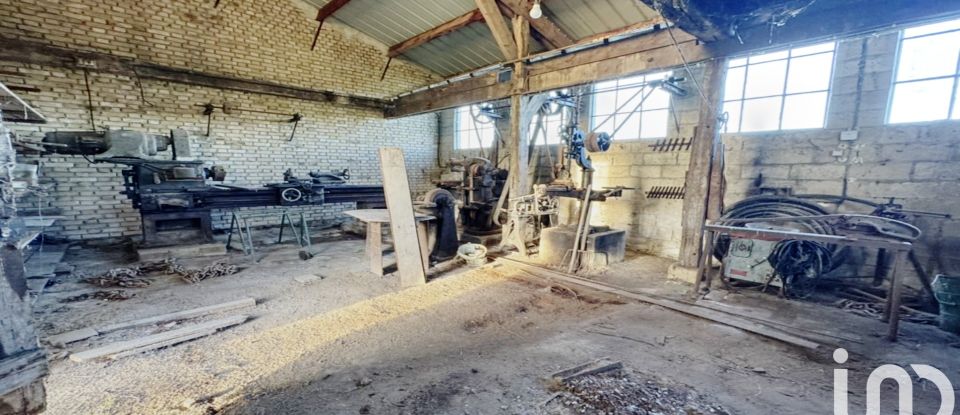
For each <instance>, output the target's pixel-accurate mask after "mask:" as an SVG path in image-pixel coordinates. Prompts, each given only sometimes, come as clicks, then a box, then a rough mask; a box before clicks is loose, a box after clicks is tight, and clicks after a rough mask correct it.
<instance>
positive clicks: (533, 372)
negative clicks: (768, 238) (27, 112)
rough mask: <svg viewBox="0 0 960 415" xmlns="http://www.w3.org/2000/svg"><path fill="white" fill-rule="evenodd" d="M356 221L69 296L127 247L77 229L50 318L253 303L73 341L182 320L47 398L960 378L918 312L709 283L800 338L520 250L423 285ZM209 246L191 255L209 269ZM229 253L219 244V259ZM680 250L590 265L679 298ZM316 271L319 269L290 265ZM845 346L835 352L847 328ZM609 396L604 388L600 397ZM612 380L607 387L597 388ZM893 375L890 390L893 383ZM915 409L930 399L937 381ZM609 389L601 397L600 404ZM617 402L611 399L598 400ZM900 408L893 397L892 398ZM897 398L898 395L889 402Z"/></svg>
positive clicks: (430, 394)
mask: <svg viewBox="0 0 960 415" xmlns="http://www.w3.org/2000/svg"><path fill="white" fill-rule="evenodd" d="M363 246H364V243H363V241H362V240H360V239H353V238H340V239H339V240H335V241H329V242H322V243H317V244H315V246H314V248H316V250H317V251H318V252H319V254H318V255H317V256H316V257H314V258H313V259H310V260H307V261H303V260H301V259H300V258H299V257H298V249H297V248H296V247H293V246H291V245H269V246H264V247H262V248H261V249H259V250H258V254H255V255H252V256H244V255H242V254H240V253H231V254H230V256H229V257H227V258H226V260H227V261H229V263H231V264H234V265H236V266H238V267H239V268H240V272H239V273H237V274H234V275H229V276H223V277H219V278H212V279H208V280H205V281H202V282H200V283H197V284H188V283H186V282H184V281H183V280H181V279H180V278H178V277H176V276H171V275H154V276H148V277H146V279H148V280H149V281H150V285H149V286H147V287H144V288H124V289H123V290H124V291H125V292H127V293H128V294H135V296H133V297H132V298H130V299H127V300H123V301H109V300H98V299H95V298H91V299H86V300H81V301H73V302H63V301H65V300H66V299H68V298H71V297H77V296H81V298H83V297H82V295H83V294H85V293H86V294H90V293H91V292H93V291H96V290H97V288H93V287H91V286H90V285H89V284H84V283H81V282H79V281H78V280H77V277H76V274H77V273H78V272H82V273H87V274H91V275H92V274H97V273H100V272H103V271H105V270H107V269H109V268H113V267H117V266H121V265H124V264H132V263H135V262H134V259H133V257H132V256H131V254H130V251H129V246H126V245H122V244H118V245H101V246H87V247H74V248H71V249H70V250H69V251H68V254H67V258H66V261H67V262H68V263H70V264H71V265H74V266H75V268H76V272H74V274H73V275H72V276H63V277H60V278H59V279H58V280H57V284H55V285H53V286H50V287H48V288H47V290H46V291H45V293H44V294H43V295H42V296H41V297H40V298H39V301H38V302H37V303H36V305H35V310H36V315H37V317H38V319H39V320H40V322H41V323H40V324H41V329H42V331H43V332H44V333H45V334H46V335H53V334H57V333H62V332H65V331H68V330H72V329H78V328H82V327H87V326H91V325H96V324H102V323H105V322H119V321H126V320H132V319H136V318H141V317H148V316H152V315H157V314H161V313H167V312H173V311H178V310H183V309H188V308H194V307H200V306H206V305H211V304H216V303H221V302H226V301H232V300H236V299H240V298H243V297H254V298H256V299H257V301H258V304H257V306H256V307H254V308H247V309H243V310H236V311H233V312H229V313H225V314H221V315H214V316H209V317H206V318H203V319H195V320H191V321H189V322H181V323H179V325H187V324H193V323H195V322H197V321H204V320H210V319H215V318H219V317H224V316H228V315H237V314H248V315H250V316H251V320H250V321H248V322H246V323H244V324H242V325H239V326H236V327H233V328H229V329H227V330H224V331H221V332H219V333H216V334H213V335H210V336H207V337H204V338H200V339H197V340H194V341H191V342H187V343H183V344H179V345H176V346H172V347H168V348H166V349H162V350H156V351H151V352H146V353H143V354H140V355H136V356H131V357H125V358H122V359H117V360H113V361H94V362H85V363H76V362H73V361H71V360H69V359H66V358H65V357H66V355H67V353H69V352H76V351H81V350H86V349H89V348H91V347H93V346H96V345H100V344H106V343H110V342H114V341H117V340H124V339H131V338H135V337H137V336H142V335H144V334H148V333H154V332H160V331H164V330H170V329H171V328H173V327H175V326H170V325H166V326H153V327H145V328H140V329H131V330H125V331H120V332H115V333H110V334H107V335H103V336H100V337H97V338H94V339H89V340H85V341H81V342H77V343H73V344H70V345H69V346H68V347H67V348H66V349H65V350H58V349H57V348H53V347H51V349H50V350H51V354H52V355H54V356H55V357H56V358H57V360H55V361H54V362H53V363H52V364H51V374H50V376H49V378H48V379H47V382H46V385H47V390H48V394H49V401H48V408H49V409H48V412H47V413H49V414H70V415H74V414H167V413H169V414H213V413H223V414H573V413H605V412H609V413H618V414H619V413H624V414H626V413H637V414H647V413H665V414H674V413H676V414H696V413H704V414H708V413H715V414H722V413H730V414H774V413H776V414H804V415H806V414H832V413H833V382H834V380H833V376H834V369H838V368H845V369H849V370H850V391H851V393H850V402H851V413H863V412H864V409H863V405H864V400H865V392H864V385H865V383H866V377H867V376H868V375H869V373H870V371H871V370H872V369H873V368H875V367H877V366H879V365H881V364H887V363H892V364H899V365H908V364H911V363H925V364H931V365H933V366H936V367H938V368H940V369H941V370H942V371H944V372H945V373H946V374H947V376H948V377H950V378H951V379H953V380H954V383H955V384H957V385H960V359H957V358H956V356H957V353H958V349H957V348H955V347H953V346H951V344H954V345H955V344H956V343H957V342H958V339H957V338H956V337H953V336H950V335H947V334H945V333H943V332H941V331H939V330H938V329H936V328H935V327H933V326H927V325H918V324H911V323H907V324H905V325H904V327H903V336H902V338H901V341H899V342H898V343H895V344H890V343H887V342H886V341H885V340H883V339H882V338H881V335H882V333H884V330H885V325H884V324H882V323H880V322H879V321H877V320H874V319H870V318H867V317H861V316H858V315H854V314H851V313H849V312H845V311H842V310H840V309H838V308H836V307H830V306H824V305H815V304H812V303H809V302H797V301H786V300H781V299H778V298H776V296H773V295H767V294H759V293H754V292H743V293H729V292H722V291H718V292H714V293H713V294H711V296H710V297H709V299H708V301H711V302H712V303H715V305H716V306H717V307H732V308H736V309H741V310H745V311H744V312H749V313H752V314H753V315H754V316H756V317H757V318H764V319H771V320H776V321H780V322H783V323H784V324H790V325H793V326H796V327H801V328H805V329H808V330H815V331H818V332H819V333H821V334H823V333H826V334H827V335H832V336H834V337H829V336H828V338H829V339H832V340H834V341H835V344H829V345H825V346H824V347H822V348H821V350H818V351H808V350H805V349H800V348H797V347H794V346H789V345H786V344H783V343H780V342H777V341H773V340H768V339H765V338H763V337H759V336H757V335H754V334H749V333H745V332H743V331H740V330H738V329H735V328H731V327H727V326H723V325H719V324H716V323H711V322H709V321H705V320H701V319H698V318H693V317H689V316H687V315H684V314H680V313H677V312H674V311H670V310H667V309H664V308H661V307H657V306H651V305H648V304H643V303H639V302H636V301H632V300H628V299H623V298H615V297H611V296H609V295H602V294H600V293H596V292H591V291H589V290H585V289H580V288H578V287H572V286H569V285H557V284H551V283H549V282H547V281H544V280H542V279H539V278H537V277H534V276H532V275H531V274H528V273H526V272H524V271H521V270H519V269H517V268H513V267H510V266H506V265H497V264H492V265H488V266H486V267H484V268H480V269H467V268H454V269H452V270H450V271H447V272H445V273H441V275H438V276H437V277H436V278H434V279H433V280H432V281H431V282H430V283H428V284H427V285H425V286H422V287H418V288H413V289H407V290H399V289H398V284H397V278H396V277H395V276H394V275H387V276H386V277H382V278H381V277H375V276H374V275H373V274H371V273H369V272H367V271H366V269H367V264H366V263H365V261H364V260H363V255H362V250H363ZM217 259H218V258H207V259H197V260H191V261H182V264H183V265H184V266H188V267H198V266H202V265H205V264H209V263H212V262H214V261H215V260H217ZM219 259H221V260H222V259H223V258H219ZM669 263H670V261H669V260H665V259H660V258H654V257H645V256H634V257H633V258H631V259H630V260H629V261H628V262H626V263H622V264H617V265H616V266H614V267H611V268H610V269H609V270H607V271H605V272H603V273H599V274H597V275H595V276H593V278H595V279H597V280H599V281H605V282H608V283H611V284H616V285H619V286H624V287H630V288H631V289H636V290H643V291H645V292H653V293H657V294H659V295H664V296H676V297H678V298H679V297H680V296H682V295H683V293H684V292H686V290H688V289H689V287H688V286H686V285H684V284H681V283H677V282H671V281H668V280H666V279H665V277H664V275H665V269H666V266H667V265H669ZM309 275H312V276H318V277H321V279H319V280H315V281H314V282H312V283H310V284H306V285H304V284H301V283H299V282H297V281H295V280H294V278H295V277H297V276H309ZM838 345H842V346H844V347H846V348H847V349H848V350H849V351H850V355H851V358H850V361H849V362H847V363H846V364H844V365H838V364H836V363H834V362H833V360H832V358H831V355H832V353H833V350H834V348H835V347H836V346H838ZM600 358H607V359H609V361H615V362H621V363H622V366H623V367H622V369H621V370H620V371H618V372H611V373H608V374H605V375H599V376H590V377H588V378H580V379H579V380H573V381H570V382H568V383H566V384H562V385H558V384H557V383H556V381H551V380H548V378H549V377H550V375H551V374H553V373H555V372H557V371H559V370H561V369H565V368H570V367H573V366H577V365H580V364H583V363H585V362H590V361H594V360H596V359H600ZM608 394H609V395H610V396H607V395H608ZM601 395H603V396H601ZM894 395H895V390H894V388H892V387H891V385H889V384H886V385H885V388H884V393H883V398H884V401H885V402H887V403H890V402H892V401H891V400H892V399H893V398H895V396H894ZM915 395H916V397H917V398H916V405H915V411H916V413H918V414H920V413H922V414H927V413H929V414H932V413H935V412H936V409H935V408H936V407H937V406H938V403H939V399H938V395H937V392H936V389H935V388H933V387H931V386H930V385H924V387H917V388H915ZM601 401H602V402H601ZM610 401H617V402H622V403H623V405H621V406H619V407H618V409H610V408H606V409H605V407H604V406H603V405H605V404H604V402H610ZM886 407H887V408H889V409H891V412H890V413H892V408H894V407H895V405H893V404H889V405H886ZM884 413H887V412H884Z"/></svg>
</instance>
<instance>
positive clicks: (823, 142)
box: [724, 32, 960, 273]
mask: <svg viewBox="0 0 960 415" xmlns="http://www.w3.org/2000/svg"><path fill="white" fill-rule="evenodd" d="M897 43H898V34H897V33H895V32H894V33H889V34H884V35H880V36H873V37H867V38H862V39H850V40H845V41H841V42H840V43H839V44H838V46H837V55H836V66H835V68H834V78H833V88H832V92H831V97H830V103H829V108H828V115H827V128H825V129H820V130H807V131H787V132H778V133H753V134H736V135H734V134H726V135H724V142H725V147H726V154H727V160H726V161H727V168H726V178H727V185H728V187H727V194H726V202H727V203H733V202H735V201H737V200H740V199H742V198H743V197H744V196H745V195H746V194H748V193H749V192H750V190H751V189H752V187H753V184H754V182H755V181H757V180H758V177H759V176H760V175H762V177H763V179H762V185H763V186H773V187H791V188H793V189H794V191H795V192H796V193H800V194H836V195H840V194H846V195H848V196H851V197H856V198H863V199H869V200H872V201H875V202H885V201H886V200H887V199H889V198H891V197H895V198H896V199H897V203H902V204H903V205H904V207H905V208H906V209H914V210H923V211H934V212H943V213H948V214H952V215H953V217H954V219H952V220H945V219H934V218H929V217H919V218H917V219H915V220H913V222H914V224H915V225H917V226H918V227H920V228H921V229H922V230H923V231H924V233H925V235H924V237H923V238H922V240H921V241H920V242H919V243H918V244H917V245H916V252H917V253H918V256H919V257H920V259H921V262H922V263H923V264H924V266H925V268H926V269H927V270H931V269H932V270H938V271H940V272H948V273H957V272H960V140H958V138H960V122H957V121H941V122H927V123H914V124H895V125H887V124H885V117H886V111H887V102H888V98H889V96H890V89H891V87H892V83H893V73H894V68H895V60H896V51H897ZM848 130H854V131H858V134H859V138H858V139H857V140H856V141H840V134H841V132H842V131H848ZM835 151H838V152H839V154H841V155H840V156H834V155H833V153H834V152H835ZM871 255H872V254H871V253H870V252H865V253H864V255H862V256H861V258H862V260H863V261H865V265H866V266H867V267H869V266H870V265H871V264H872V261H871V260H869V259H867V258H869V257H870V256H871Z"/></svg>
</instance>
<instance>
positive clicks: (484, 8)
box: [476, 0, 517, 60]
mask: <svg viewBox="0 0 960 415" xmlns="http://www.w3.org/2000/svg"><path fill="white" fill-rule="evenodd" d="M476 2H477V8H478V9H480V12H481V13H483V19H484V20H485V21H486V22H487V26H489V27H490V32H492V33H493V39H494V40H495V41H496V42H497V46H498V47H499V48H500V52H502V53H503V57H504V58H506V59H507V60H511V59H516V58H517V44H516V43H515V42H514V41H513V31H511V30H510V27H509V26H507V22H506V21H505V20H504V19H503V14H501V13H500V7H499V6H497V0H476Z"/></svg>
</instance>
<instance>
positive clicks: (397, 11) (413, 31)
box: [306, 0, 657, 76]
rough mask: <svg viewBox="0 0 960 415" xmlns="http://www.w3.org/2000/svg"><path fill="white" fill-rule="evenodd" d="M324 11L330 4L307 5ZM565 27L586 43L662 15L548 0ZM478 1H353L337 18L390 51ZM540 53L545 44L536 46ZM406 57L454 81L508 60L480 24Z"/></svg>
mask: <svg viewBox="0 0 960 415" xmlns="http://www.w3.org/2000/svg"><path fill="white" fill-rule="evenodd" d="M306 1H307V2H308V3H310V4H313V5H314V6H317V7H321V6H323V5H324V4H326V3H327V2H328V1H329V0H306ZM543 5H544V8H546V9H547V10H548V13H549V16H550V17H551V18H552V19H553V20H554V23H556V24H557V25H558V26H560V28H562V29H563V30H564V31H566V32H567V33H568V34H569V35H570V36H571V37H573V38H575V39H581V38H584V37H587V36H591V35H594V34H597V33H603V32H606V31H610V30H613V29H616V28H619V27H623V26H627V25H629V24H632V23H637V22H641V21H644V20H647V19H650V18H653V17H654V16H656V15H657V14H656V12H655V11H653V10H651V9H650V8H648V7H646V6H643V5H640V4H638V3H637V2H636V1H635V0H544V2H543ZM476 7H477V6H476V3H475V2H474V0H353V1H351V2H350V3H348V4H347V5H346V6H344V7H343V8H342V9H340V10H339V11H337V13H336V14H335V15H334V18H335V19H337V20H339V21H341V22H343V23H344V24H346V25H347V26H350V27H352V28H354V29H356V30H358V31H360V32H362V33H364V34H366V35H367V36H370V37H372V38H374V39H376V40H377V41H379V42H382V43H383V44H385V45H387V46H390V45H394V44H397V43H400V42H402V41H404V40H406V39H409V38H411V37H413V36H416V35H418V34H420V33H423V32H425V31H427V30H429V29H431V28H434V27H436V26H439V25H440V24H442V23H444V22H447V21H449V20H451V19H453V18H455V17H457V16H460V15H463V14H465V13H467V12H469V11H471V10H474V9H476ZM531 49H532V50H534V51H537V50H542V49H543V47H542V45H540V44H538V43H536V42H534V44H533V45H531ZM403 56H404V57H405V58H407V59H409V60H411V61H413V62H415V63H417V64H419V65H422V66H424V67H426V68H428V69H430V70H432V71H434V72H436V73H438V74H440V75H443V76H450V75H454V74H458V73H462V72H466V71H469V70H471V69H476V68H480V67H483V66H487V65H490V64H494V63H497V62H500V61H502V60H503V57H502V56H501V55H500V50H499V48H497V44H496V43H495V42H494V40H493V35H492V34H491V33H490V29H488V28H487V26H486V24H484V23H482V22H481V23H474V24H471V25H469V26H467V27H465V28H463V29H460V30H458V31H456V32H453V33H451V34H449V35H446V36H443V37H441V38H439V39H436V40H434V41H432V42H429V43H427V44H425V45H422V46H419V47H416V48H414V49H411V50H409V51H408V52H407V53H405V54H404V55H403Z"/></svg>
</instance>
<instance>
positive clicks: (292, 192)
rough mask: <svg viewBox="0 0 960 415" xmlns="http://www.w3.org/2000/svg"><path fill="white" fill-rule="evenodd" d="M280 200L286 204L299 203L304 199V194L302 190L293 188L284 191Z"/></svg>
mask: <svg viewBox="0 0 960 415" xmlns="http://www.w3.org/2000/svg"><path fill="white" fill-rule="evenodd" d="M280 198H281V199H283V201H284V202H289V203H294V202H299V201H300V199H303V192H301V191H300V189H297V188H293V187H291V188H289V189H283V191H282V192H280Z"/></svg>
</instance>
